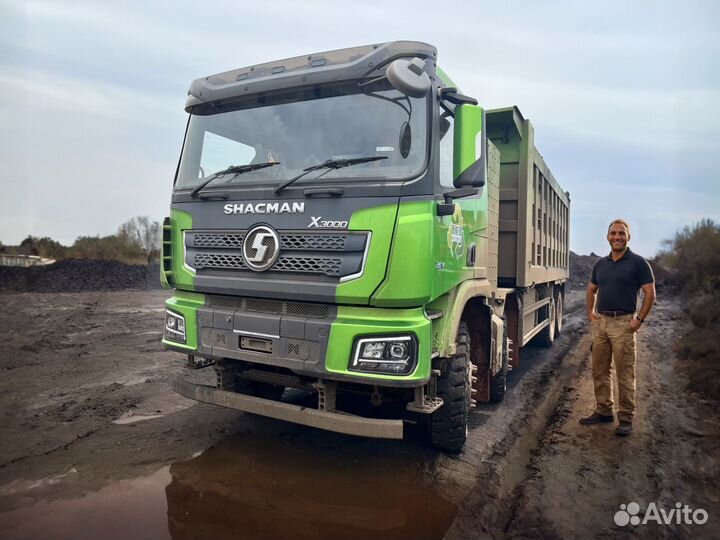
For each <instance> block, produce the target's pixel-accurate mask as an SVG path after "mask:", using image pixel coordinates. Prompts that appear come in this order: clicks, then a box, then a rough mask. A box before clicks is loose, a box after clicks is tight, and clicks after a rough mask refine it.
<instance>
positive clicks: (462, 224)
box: [161, 42, 569, 450]
mask: <svg viewBox="0 0 720 540" xmlns="http://www.w3.org/2000/svg"><path fill="white" fill-rule="evenodd" d="M436 57H437V52H436V50H435V49H434V47H432V46H430V45H428V44H425V43H420V42H393V43H387V44H379V45H371V46H366V47H357V48H353V49H345V50H339V51H331V52H328V53H319V54H313V55H307V56H302V57H296V58H291V59H286V60H279V61H277V62H269V63H265V64H259V65H257V66H251V67H248V68H241V69H236V70H232V71H229V72H225V73H221V74H219V75H213V76H210V77H205V78H202V79H198V80H197V81H195V82H193V83H192V85H191V87H190V92H189V97H188V100H187V103H186V108H187V111H188V112H189V113H190V120H189V122H188V128H187V133H186V137H185V142H184V146H183V151H182V155H181V158H180V163H179V166H178V171H177V174H176V179H175V186H174V191H173V197H172V206H171V215H170V216H169V218H168V219H166V221H165V225H164V236H163V267H162V276H161V278H162V280H163V282H164V284H165V285H166V286H167V287H169V288H172V289H174V295H173V296H172V297H171V298H170V299H168V301H167V302H166V308H167V317H166V327H165V337H164V339H163V343H164V344H165V346H166V347H167V348H169V349H172V350H176V351H179V352H183V353H185V354H186V355H187V356H188V365H189V366H191V367H195V368H198V367H208V366H213V369H214V370H215V371H216V374H217V385H216V387H214V388H211V387H198V386H197V385H192V384H190V383H188V382H187V381H179V382H178V383H177V384H176V385H175V388H176V390H177V391H178V392H180V393H182V394H183V395H187V396H188V397H192V398H193V399H197V400H200V401H206V402H210V403H215V404H218V405H222V406H227V407H233V408H237V409H240V410H246V411H249V412H253V413H256V414H265V415H267V416H270V417H274V418H278V419H285V420H289V421H293V422H297V423H301V424H306V425H311V426H315V427H322V428H324V429H331V430H335V431H340V432H342V433H354V434H357V435H364V436H377V437H399V436H402V422H404V421H412V422H415V423H417V422H425V421H426V420H427V421H429V422H430V426H431V427H430V428H429V430H430V433H431V439H432V443H433V444H435V445H436V446H438V447H441V448H445V449H448V450H457V449H459V448H460V447H461V446H462V442H464V436H465V435H464V433H465V431H464V429H465V427H466V426H467V412H468V410H469V409H470V408H471V407H472V406H474V404H475V402H476V401H477V402H487V401H499V400H501V399H502V396H503V395H504V392H505V381H506V375H507V373H508V371H509V370H510V369H511V368H512V366H516V365H517V364H518V362H519V349H520V347H521V346H522V345H524V344H525V343H527V342H528V341H529V340H531V339H533V338H535V337H537V338H538V339H541V340H542V341H543V342H545V343H547V344H550V343H552V341H553V339H554V335H555V333H556V331H559V330H560V329H561V317H560V319H559V320H558V319H557V318H556V316H555V315H556V313H557V312H559V313H560V314H561V313H562V299H563V294H564V281H565V279H566V278H567V266H568V265H567V263H568V256H567V254H568V250H567V238H568V219H569V213H568V205H569V197H568V195H567V194H566V193H563V192H562V190H560V188H559V186H558V184H557V182H556V181H555V180H554V178H553V176H552V174H551V173H550V171H549V170H548V168H547V166H546V165H545V163H544V161H543V159H542V157H541V156H540V154H539V153H538V152H537V150H536V149H535V147H534V144H533V130H532V126H531V125H530V122H529V121H527V120H525V119H523V117H522V115H521V114H520V112H519V110H517V108H514V107H513V108H510V109H502V110H496V111H487V112H486V111H484V110H483V109H482V107H480V106H479V105H477V104H476V103H475V102H474V100H473V99H472V98H468V97H466V96H462V95H461V94H459V93H458V91H457V89H456V88H454V84H452V81H451V80H450V79H449V78H448V77H447V75H446V74H445V73H443V72H442V70H440V69H439V68H438V67H437V66H436V63H435V62H436ZM453 373H454V375H453ZM460 373H462V374H463V375H462V376H460V375H458V374H460ZM458 381H459V382H458ZM458 384H459V385H460V386H456V385H458ZM285 388H295V389H299V390H303V391H306V392H309V393H311V394H315V395H316V397H317V410H316V411H315V412H313V413H312V414H311V413H310V412H309V411H308V410H307V406H306V405H300V404H295V403H288V402H287V400H285V401H281V400H280V399H281V396H282V395H283V390H284V389H285ZM458 393H459V394H458ZM351 395H352V396H355V397H357V396H361V400H362V399H365V400H367V402H368V403H370V404H371V405H372V407H373V409H374V411H375V412H374V414H372V415H370V417H365V416H364V415H361V416H355V417H351V416H350V415H349V414H350V413H352V414H355V415H357V414H359V412H358V411H359V410H360V409H362V407H360V409H358V408H353V406H349V408H348V407H346V406H345V403H346V400H345V399H344V398H345V397H347V396H351ZM338 398H341V399H340V401H338ZM341 401H342V403H343V404H342V405H340V402H341ZM398 405H400V406H401V407H400V410H404V411H405V413H404V414H401V415H398V413H397V411H398V408H397V406H398ZM393 411H394V412H393ZM458 419H459V420H458ZM458 421H460V422H461V423H462V425H461V426H459V425H454V423H455V422H458ZM460 428H462V429H460Z"/></svg>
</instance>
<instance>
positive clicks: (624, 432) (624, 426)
mask: <svg viewBox="0 0 720 540" xmlns="http://www.w3.org/2000/svg"><path fill="white" fill-rule="evenodd" d="M631 433H632V422H626V421H625V420H620V423H619V424H618V427H617V428H616V429H615V435H620V436H621V437H627V436H628V435H630V434H631Z"/></svg>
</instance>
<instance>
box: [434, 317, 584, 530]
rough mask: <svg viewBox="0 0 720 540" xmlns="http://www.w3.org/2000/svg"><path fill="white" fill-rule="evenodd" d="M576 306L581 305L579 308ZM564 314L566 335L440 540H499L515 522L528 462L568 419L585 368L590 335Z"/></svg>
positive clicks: (529, 474)
mask: <svg viewBox="0 0 720 540" xmlns="http://www.w3.org/2000/svg"><path fill="white" fill-rule="evenodd" d="M580 307H581V306H580ZM573 308H574V309H572V310H568V311H566V316H568V315H569V314H573V316H572V317H569V316H568V319H569V320H566V325H567V326H566V330H565V331H564V332H563V335H562V336H561V338H560V339H559V340H558V341H556V343H555V345H554V349H553V350H552V354H553V357H552V359H551V360H550V361H549V362H547V363H546V364H545V365H544V366H543V367H542V370H541V372H540V375H539V378H538V380H537V381H536V383H535V387H534V389H533V391H532V395H531V396H530V397H529V398H528V399H525V400H524V403H522V405H521V406H522V408H523V413H522V414H520V415H518V416H517V418H515V419H514V420H513V422H512V423H511V424H510V426H509V429H508V430H507V433H506V435H505V437H503V439H501V440H500V441H499V442H498V443H497V444H496V445H495V447H494V448H493V450H492V452H491V454H490V456H489V458H488V459H486V460H484V461H483V463H482V465H481V470H480V471H479V472H478V475H477V481H476V485H475V488H473V490H472V491H471V492H470V493H469V494H468V496H467V497H466V499H465V501H464V503H463V505H462V507H461V508H460V511H459V512H458V516H457V518H456V520H455V522H454V523H453V525H452V526H451V527H450V529H449V530H448V531H447V533H446V535H445V539H446V540H463V539H472V538H493V539H494V538H504V537H505V536H506V534H507V532H508V528H509V527H510V525H511V524H512V523H513V521H514V520H515V518H516V514H517V512H518V511H519V509H520V506H521V500H522V495H523V493H522V485H523V483H524V482H525V481H526V480H527V479H529V478H532V477H533V475H535V474H536V473H537V468H536V467H535V466H534V464H533V460H534V458H535V457H536V456H537V455H538V454H539V453H540V452H541V450H542V441H543V438H544V437H545V435H546V433H548V432H549V431H552V430H553V429H554V426H556V425H559V424H561V423H562V422H563V421H564V419H565V418H566V417H567V416H568V415H569V412H570V409H569V407H568V402H569V401H570V399H571V397H572V393H573V392H575V387H574V386H573V382H574V381H575V380H577V379H578V377H579V375H580V373H581V372H582V371H583V369H585V366H584V362H583V360H585V359H586V358H587V356H588V352H589V347H590V336H589V335H588V334H587V333H586V331H585V329H584V328H583V325H582V323H581V322H580V317H581V315H584V313H581V314H580V315H578V314H577V313H578V312H581V311H582V310H581V309H580V308H578V307H576V305H574V306H573Z"/></svg>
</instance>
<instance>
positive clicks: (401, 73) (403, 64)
mask: <svg viewBox="0 0 720 540" xmlns="http://www.w3.org/2000/svg"><path fill="white" fill-rule="evenodd" d="M385 75H386V76H387V78H388V81H390V84H391V85H392V87H393V88H395V90H398V91H400V92H402V93H403V94H405V95H406V96H410V97H414V98H420V97H424V96H426V95H427V94H428V92H430V89H431V88H432V81H430V76H429V75H428V74H427V73H426V72H425V60H422V59H420V58H413V59H412V60H407V59H405V58H398V59H397V60H394V61H392V62H391V63H390V65H389V66H388V67H387V70H385Z"/></svg>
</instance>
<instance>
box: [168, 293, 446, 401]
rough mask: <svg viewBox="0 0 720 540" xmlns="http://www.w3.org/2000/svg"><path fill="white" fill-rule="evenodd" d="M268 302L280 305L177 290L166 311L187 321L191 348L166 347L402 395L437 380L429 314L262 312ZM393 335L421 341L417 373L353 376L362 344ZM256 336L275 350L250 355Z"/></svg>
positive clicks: (353, 309)
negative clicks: (248, 344) (247, 343)
mask: <svg viewBox="0 0 720 540" xmlns="http://www.w3.org/2000/svg"><path fill="white" fill-rule="evenodd" d="M262 302H267V304H268V305H271V304H272V305H273V309H276V308H277V304H278V303H279V302H278V301H273V300H268V301H263V300H261V299H251V300H250V299H246V301H245V300H243V299H242V298H240V297H237V298H236V297H217V296H211V295H203V294H197V293H187V292H184V291H176V295H175V296H173V297H172V298H170V299H168V300H167V301H166V307H167V309H168V310H170V311H172V312H175V313H178V314H180V315H182V316H184V317H185V326H186V335H187V341H186V343H178V342H176V341H173V340H169V339H163V344H164V345H165V346H166V347H167V348H169V349H172V350H176V351H179V352H183V353H186V354H191V355H193V356H198V357H201V358H208V359H211V360H219V359H223V358H229V359H235V360H242V361H245V362H249V363H255V364H262V365H266V366H273V367H280V368H286V369H289V370H291V371H292V372H293V373H296V374H298V375H303V376H308V377H312V378H320V379H329V380H335V381H345V382H354V383H364V384H373V385H378V386H387V387H399V388H414V387H418V386H422V385H424V384H426V383H427V381H428V380H429V379H430V364H431V354H432V350H431V336H432V331H431V322H430V321H429V320H428V319H427V317H426V316H425V313H424V311H423V309H422V308H410V309H390V308H373V307H357V306H337V305H321V304H314V305H312V304H308V306H310V307H312V308H316V307H318V306H322V307H323V308H324V309H323V310H321V313H320V315H318V312H317V311H315V312H313V313H311V314H308V313H305V312H303V311H302V310H300V311H298V310H295V311H294V312H293V313H292V314H291V313H290V312H289V311H290V310H287V309H285V308H283V309H281V310H279V312H276V313H270V312H267V311H266V312H263V311H261V310H260V308H261V307H262V306H258V303H262ZM290 303H292V302H290ZM251 305H252V309H249V307H250V306H251ZM293 305H294V306H295V307H297V305H298V304H293ZM301 307H302V306H301ZM276 311H277V309H276ZM386 335H413V336H414V338H415V339H416V340H417V361H416V364H415V368H414V370H413V371H412V372H411V373H409V374H407V375H393V374H379V373H364V372H358V371H351V370H350V369H349V366H350V362H351V358H352V356H353V346H354V344H355V343H356V341H357V338H358V337H361V336H373V337H378V336H386ZM248 337H250V338H253V339H256V338H257V339H260V340H264V341H266V342H267V344H268V350H267V351H262V352H258V351H253V350H247V349H246V348H244V347H243V346H242V345H241V343H242V341H241V340H242V338H248Z"/></svg>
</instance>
